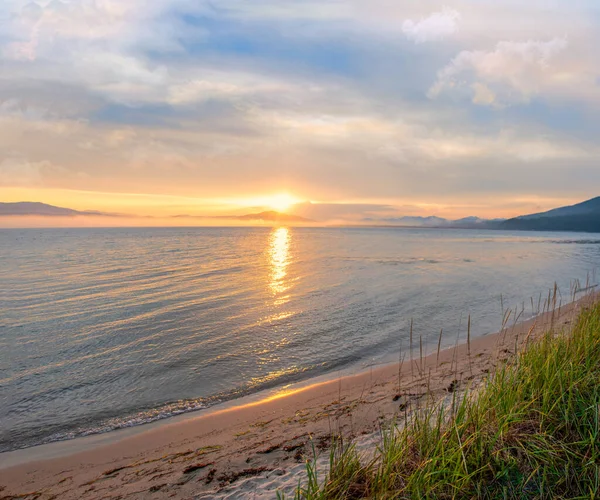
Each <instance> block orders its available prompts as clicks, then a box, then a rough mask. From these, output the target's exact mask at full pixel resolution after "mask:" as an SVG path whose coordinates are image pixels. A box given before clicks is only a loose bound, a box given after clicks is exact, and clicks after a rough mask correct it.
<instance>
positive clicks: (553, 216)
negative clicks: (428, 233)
mask: <svg viewBox="0 0 600 500" xmlns="http://www.w3.org/2000/svg"><path fill="white" fill-rule="evenodd" d="M364 222H370V223H373V224H390V225H394V226H409V227H437V228H462V229H503V230H522V231H581V232H593V233H596V232H600V197H597V198H593V199H591V200H588V201H584V202H583V203H578V204H576V205H571V206H568V207H560V208H555V209H553V210H549V211H547V212H541V213H536V214H530V215H522V216H520V217H515V218H512V219H508V220H506V219H480V218H479V217H465V218H464V219H458V220H449V219H443V218H441V217H397V218H383V219H373V218H367V219H364Z"/></svg>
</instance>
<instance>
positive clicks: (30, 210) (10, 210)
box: [0, 201, 314, 223]
mask: <svg viewBox="0 0 600 500" xmlns="http://www.w3.org/2000/svg"><path fill="white" fill-rule="evenodd" d="M19 215H21V216H25V215H29V216H38V217H40V216H42V217H76V216H83V215H86V216H100V217H125V216H124V215H122V214H113V213H107V212H97V211H92V210H85V211H81V210H73V209H71V208H63V207H55V206H54V205H47V204H46V203H37V202H31V201H21V202H17V203H2V202H0V217H2V216H19ZM130 217H137V216H133V215H132V216H130ZM173 218H189V219H207V218H210V219H228V220H240V221H265V222H287V223H293V222H314V221H312V220H310V219H307V218H305V217H300V216H299V215H290V214H284V213H281V212H275V211H266V212H260V213H255V214H246V215H220V216H214V217H207V216H195V215H175V216H173Z"/></svg>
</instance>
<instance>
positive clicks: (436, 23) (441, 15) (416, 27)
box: [402, 7, 460, 43]
mask: <svg viewBox="0 0 600 500" xmlns="http://www.w3.org/2000/svg"><path fill="white" fill-rule="evenodd" d="M459 19H460V13H459V12H458V11H456V10H453V9H449V8H448V7H445V8H444V9H442V10H441V11H440V12H434V13H433V14H431V15H430V16H429V17H425V18H421V19H420V20H419V21H413V20H412V19H407V20H406V21H404V23H403V24H402V31H403V32H404V34H405V35H406V38H408V39H409V40H412V41H413V42H415V43H425V42H431V41H436V40H443V39H444V38H447V37H449V36H450V35H453V34H454V33H456V32H457V31H458V20H459Z"/></svg>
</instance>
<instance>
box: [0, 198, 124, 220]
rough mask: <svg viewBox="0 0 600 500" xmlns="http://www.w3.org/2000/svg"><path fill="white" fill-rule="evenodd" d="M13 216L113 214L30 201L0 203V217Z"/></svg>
mask: <svg viewBox="0 0 600 500" xmlns="http://www.w3.org/2000/svg"><path fill="white" fill-rule="evenodd" d="M13 215H38V216H44V217H75V216H76V215H100V216H114V215H115V214H107V213H103V212H94V211H84V212H82V211H79V210H73V209H71V208H63V207H55V206H53V205H47V204H46V203H37V202H32V201H20V202H17V203H2V202H0V216H13Z"/></svg>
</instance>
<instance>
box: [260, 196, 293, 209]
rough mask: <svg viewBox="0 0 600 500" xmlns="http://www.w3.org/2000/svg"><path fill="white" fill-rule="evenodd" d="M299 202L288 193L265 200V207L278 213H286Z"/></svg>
mask: <svg viewBox="0 0 600 500" xmlns="http://www.w3.org/2000/svg"><path fill="white" fill-rule="evenodd" d="M298 201H299V200H298V199H297V198H294V197H293V196H292V195H290V194H288V193H279V194H275V195H273V196H269V197H267V198H265V205H266V206H268V207H269V208H272V209H273V210H275V211H277V212H285V211H286V210H288V209H289V208H290V207H291V206H292V205H294V204H296V203H298Z"/></svg>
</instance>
